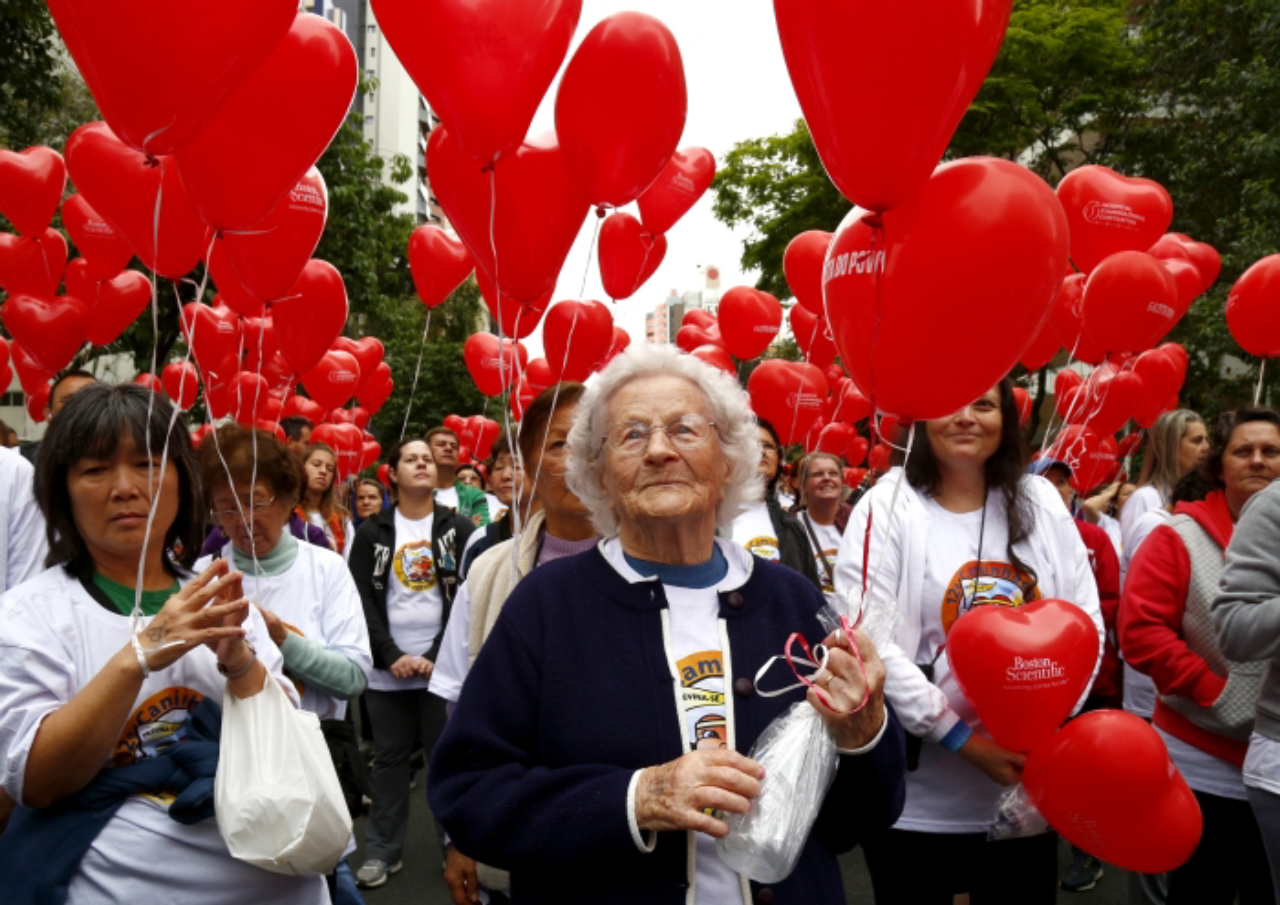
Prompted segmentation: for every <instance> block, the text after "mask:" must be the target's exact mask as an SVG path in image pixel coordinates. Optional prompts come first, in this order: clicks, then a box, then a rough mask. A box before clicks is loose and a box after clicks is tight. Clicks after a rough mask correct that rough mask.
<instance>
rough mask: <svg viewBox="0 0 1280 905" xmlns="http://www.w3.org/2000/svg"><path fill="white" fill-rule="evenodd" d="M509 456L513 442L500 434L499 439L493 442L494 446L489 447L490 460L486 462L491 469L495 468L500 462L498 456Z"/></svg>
mask: <svg viewBox="0 0 1280 905" xmlns="http://www.w3.org/2000/svg"><path fill="white" fill-rule="evenodd" d="M509 455H511V441H510V440H508V439H507V435H506V434H500V435H499V436H498V439H497V440H494V441H493V445H492V446H490V447H489V458H488V459H487V460H486V461H487V463H488V465H489V467H490V468H493V466H494V465H495V464H496V463H497V461H498V456H509Z"/></svg>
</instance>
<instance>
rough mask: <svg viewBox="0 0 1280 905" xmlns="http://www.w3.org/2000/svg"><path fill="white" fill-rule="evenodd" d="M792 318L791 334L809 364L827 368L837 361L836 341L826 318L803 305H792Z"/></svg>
mask: <svg viewBox="0 0 1280 905" xmlns="http://www.w3.org/2000/svg"><path fill="white" fill-rule="evenodd" d="M790 317H791V333H792V335H793V336H795V338H796V342H797V343H798V344H799V345H800V351H801V352H803V353H804V357H805V360H806V361H807V362H809V364H811V365H816V366H817V367H819V368H826V367H827V366H828V365H830V364H831V363H832V362H834V361H835V360H836V341H835V338H834V337H832V335H831V328H830V327H829V326H828V325H827V319H826V318H825V317H822V316H821V315H817V314H814V313H813V312H812V311H810V310H809V309H808V308H806V307H804V306H803V305H792V306H791V315H790Z"/></svg>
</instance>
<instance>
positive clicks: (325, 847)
mask: <svg viewBox="0 0 1280 905" xmlns="http://www.w3.org/2000/svg"><path fill="white" fill-rule="evenodd" d="M213 795H214V810H215V813H216V814H217V820H218V831H219V832H221V833H222V839H223V841H224V842H226V844H227V848H228V850H230V852H231V856H232V857H233V858H238V859H239V860H241V861H245V862H247V863H249V864H252V865H254V866H256V867H261V868H262V869H263V870H269V871H272V872H273V873H277V874H290V875H295V876H296V875H299V874H328V873H331V872H332V871H333V869H334V868H335V867H336V866H337V864H338V859H339V858H341V857H342V853H343V850H344V849H345V848H346V846H347V840H348V839H350V838H351V814H350V813H349V812H348V811H347V804H346V801H345V800H344V799H343V797H342V785H341V784H340V783H339V781H338V774H337V772H336V771H335V770H334V768H333V761H332V759H331V758H330V756H329V747H328V745H326V744H325V740H324V735H323V734H322V733H321V732H320V720H319V719H318V718H317V717H316V715H315V714H314V713H310V712H308V711H305V710H298V709H297V708H295V707H294V706H293V704H292V703H291V702H290V701H289V699H288V698H287V697H286V696H285V693H284V690H283V689H281V688H280V686H279V685H277V684H276V682H275V680H274V679H272V678H271V677H270V676H268V677H267V681H266V687H264V688H263V689H262V691H261V692H260V693H259V694H256V695H254V696H253V697H251V698H248V699H245V700H240V699H239V698H237V697H236V696H235V695H232V694H230V693H228V694H227V695H226V697H225V698H224V700H223V704H222V750H221V752H220V753H219V756H218V772H217V776H216V777H215V779H214V784H213Z"/></svg>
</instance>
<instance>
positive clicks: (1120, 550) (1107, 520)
mask: <svg viewBox="0 0 1280 905" xmlns="http://www.w3.org/2000/svg"><path fill="white" fill-rule="evenodd" d="M1098 527H1099V528H1101V529H1102V530H1103V531H1105V532H1106V533H1107V540H1109V541H1111V546H1112V548H1113V549H1114V550H1115V551H1116V559H1117V560H1118V559H1120V557H1121V556H1122V555H1124V536H1123V535H1122V534H1121V533H1120V522H1119V521H1117V520H1116V519H1113V518H1112V517H1111V516H1109V515H1107V514H1106V513H1105V512H1103V513H1100V514H1099V515H1098Z"/></svg>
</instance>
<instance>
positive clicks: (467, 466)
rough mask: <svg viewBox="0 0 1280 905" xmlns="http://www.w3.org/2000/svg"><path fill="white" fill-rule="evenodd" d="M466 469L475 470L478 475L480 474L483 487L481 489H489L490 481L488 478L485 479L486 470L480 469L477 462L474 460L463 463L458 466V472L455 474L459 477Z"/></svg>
mask: <svg viewBox="0 0 1280 905" xmlns="http://www.w3.org/2000/svg"><path fill="white" fill-rule="evenodd" d="M464 471H474V472H475V473H476V474H477V475H479V477H480V489H481V490H487V489H488V487H489V482H488V481H486V480H485V479H484V472H482V471H481V470H480V469H478V468H476V466H475V463H474V462H467V463H464V464H462V465H459V466H458V471H457V473H456V474H455V477H457V476H458V475H461V474H462V473H463V472H464Z"/></svg>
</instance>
